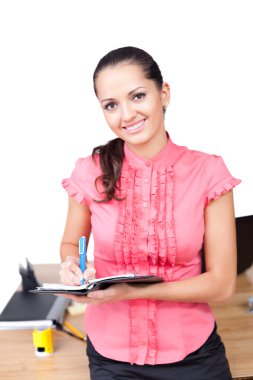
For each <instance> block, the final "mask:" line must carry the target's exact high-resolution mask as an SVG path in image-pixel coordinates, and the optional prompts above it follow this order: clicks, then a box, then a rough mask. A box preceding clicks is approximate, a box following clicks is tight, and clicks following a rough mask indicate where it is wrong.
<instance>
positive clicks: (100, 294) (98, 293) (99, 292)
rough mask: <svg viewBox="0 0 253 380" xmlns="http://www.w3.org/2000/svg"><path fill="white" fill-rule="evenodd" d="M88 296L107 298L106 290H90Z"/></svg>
mask: <svg viewBox="0 0 253 380" xmlns="http://www.w3.org/2000/svg"><path fill="white" fill-rule="evenodd" d="M87 297H88V298H94V299H102V298H105V291H104V290H96V291H95V292H90V293H88V294H87Z"/></svg>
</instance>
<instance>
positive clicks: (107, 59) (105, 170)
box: [92, 46, 165, 202]
mask: <svg viewBox="0 0 253 380" xmlns="http://www.w3.org/2000/svg"><path fill="white" fill-rule="evenodd" d="M120 63H129V64H135V65H138V66H140V67H141V68H142V70H143V72H144V75H145V77H146V78H147V79H152V80H153V81H154V82H155V84H156V86H157V88H158V89H159V90H161V88H162V85H163V77H162V74H161V71H160V68H159V66H158V64H157V63H156V62H155V61H154V59H153V58H152V57H151V55H149V54H148V53H147V52H145V51H144V50H142V49H139V48H136V47H133V46H126V47H122V48H119V49H115V50H112V51H110V52H109V53H107V54H106V55H105V56H104V57H103V58H101V59H100V61H99V62H98V65H97V67H96V69H95V71H94V74H93V88H94V91H95V94H96V96H97V88H96V79H97V76H98V74H99V73H100V72H101V71H102V70H104V69H106V68H108V67H113V66H116V65H118V64H120ZM163 112H164V113H165V108H164V109H163ZM95 154H99V161H100V166H101V169H102V175H101V176H99V177H98V178H96V181H95V185H96V188H97V181H98V180H101V181H102V184H103V186H104V188H105V190H104V192H103V193H104V194H105V197H104V199H103V200H100V201H96V202H108V201H110V200H111V199H116V200H117V201H120V200H122V199H123V198H119V197H117V195H115V192H116V190H119V189H118V187H117V181H118V179H119V177H120V174H121V169H122V163H123V159H124V140H122V139H120V138H115V139H113V140H110V141H108V143H107V144H105V145H100V146H97V147H95V148H94V149H93V151H92V156H93V157H94V155H95Z"/></svg>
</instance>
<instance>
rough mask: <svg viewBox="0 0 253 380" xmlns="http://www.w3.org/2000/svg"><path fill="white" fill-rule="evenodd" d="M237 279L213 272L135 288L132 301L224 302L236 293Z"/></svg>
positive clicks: (133, 288)
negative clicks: (226, 277)
mask: <svg viewBox="0 0 253 380" xmlns="http://www.w3.org/2000/svg"><path fill="white" fill-rule="evenodd" d="M234 288H235V279H234V278H231V279H229V281H228V280H227V279H222V278H220V277H219V276H215V275H214V273H212V272H206V273H202V274H200V275H198V276H196V277H192V278H189V279H186V280H182V281H175V282H163V283H158V284H153V285H148V286H147V285H143V286H133V287H132V293H131V296H130V297H131V298H132V299H156V300H161V301H175V302H207V303H209V302H223V301H225V300H227V299H228V298H229V297H231V295H232V294H233V292H234Z"/></svg>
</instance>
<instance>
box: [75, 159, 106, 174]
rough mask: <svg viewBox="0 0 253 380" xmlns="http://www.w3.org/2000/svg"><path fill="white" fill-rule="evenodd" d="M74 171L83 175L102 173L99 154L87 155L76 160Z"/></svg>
mask: <svg viewBox="0 0 253 380" xmlns="http://www.w3.org/2000/svg"><path fill="white" fill-rule="evenodd" d="M74 171H75V173H76V174H78V175H80V176H82V175H87V174H89V175H92V174H94V175H97V174H100V172H101V169H100V163H99V155H98V154H95V155H94V156H92V155H89V156H86V157H80V158H78V159H77V160H76V163H75V168H74Z"/></svg>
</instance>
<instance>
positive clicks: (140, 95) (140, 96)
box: [133, 92, 146, 100]
mask: <svg viewBox="0 0 253 380" xmlns="http://www.w3.org/2000/svg"><path fill="white" fill-rule="evenodd" d="M145 96H146V94H145V93H144V92H139V93H138V94H135V95H134V96H133V99H135V98H136V99H137V100H140V99H142V98H144V97H145Z"/></svg>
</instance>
